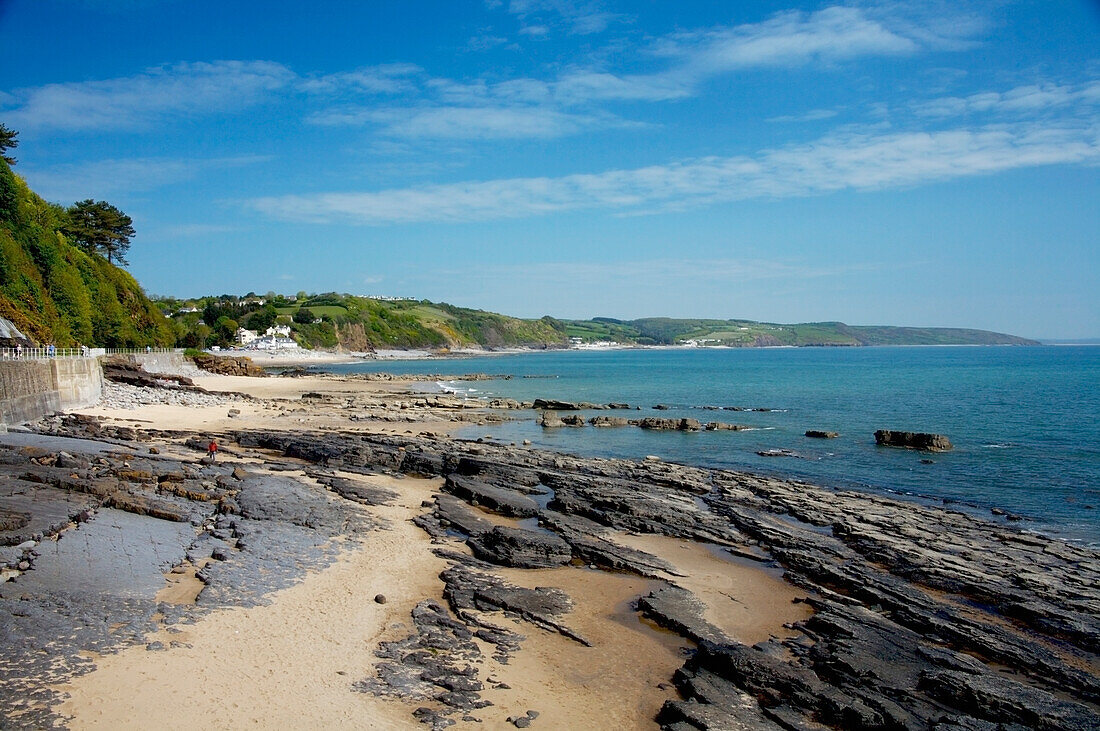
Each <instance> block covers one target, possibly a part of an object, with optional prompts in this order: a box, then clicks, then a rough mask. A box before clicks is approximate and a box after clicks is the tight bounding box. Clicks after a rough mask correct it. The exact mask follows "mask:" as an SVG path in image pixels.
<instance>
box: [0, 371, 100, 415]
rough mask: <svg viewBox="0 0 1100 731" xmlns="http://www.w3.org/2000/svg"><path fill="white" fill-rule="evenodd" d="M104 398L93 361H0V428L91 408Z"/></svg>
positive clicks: (98, 373)
mask: <svg viewBox="0 0 1100 731" xmlns="http://www.w3.org/2000/svg"><path fill="white" fill-rule="evenodd" d="M102 394H103V369H102V368H101V367H100V365H99V360H97V359H96V358H57V359H56V360H10V361H0V424H2V425H8V424H21V423H23V422H25V421H33V420H34V419H39V418H41V417H43V416H46V415H47V414H52V413H54V412H55V411H64V410H65V409H77V408H80V407H82V406H91V405H92V404H94V403H96V402H97V401H99V397H100V396H101V395H102Z"/></svg>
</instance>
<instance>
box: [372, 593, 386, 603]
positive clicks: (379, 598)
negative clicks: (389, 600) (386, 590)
mask: <svg viewBox="0 0 1100 731" xmlns="http://www.w3.org/2000/svg"><path fill="white" fill-rule="evenodd" d="M374 603H375V604H385V603H386V595H385V594H375V595H374Z"/></svg>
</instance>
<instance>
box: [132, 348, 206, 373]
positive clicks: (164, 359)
mask: <svg viewBox="0 0 1100 731" xmlns="http://www.w3.org/2000/svg"><path fill="white" fill-rule="evenodd" d="M126 357H127V358H129V359H130V360H132V361H134V362H135V363H137V364H138V365H139V366H141V367H142V369H143V370H146V371H149V372H150V373H175V374H178V375H191V374H192V373H193V372H194V371H195V364H194V363H192V362H191V361H190V360H188V359H187V358H186V357H184V355H183V353H134V354H132V355H127V356H126Z"/></svg>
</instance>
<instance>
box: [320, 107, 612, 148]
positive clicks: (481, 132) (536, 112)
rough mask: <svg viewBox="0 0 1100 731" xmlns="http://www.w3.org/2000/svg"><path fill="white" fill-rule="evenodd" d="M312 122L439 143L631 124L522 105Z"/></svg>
mask: <svg viewBox="0 0 1100 731" xmlns="http://www.w3.org/2000/svg"><path fill="white" fill-rule="evenodd" d="M309 121H310V122H312V123H314V124H320V125H342V124H353V123H357V122H371V123H375V124H379V125H381V130H380V131H381V132H382V133H383V134H386V135H389V136H391V137H399V138H415V139H436V140H459V139H461V140H471V139H547V138H553V137H561V136H563V135H568V134H574V133H577V132H580V131H582V130H586V129H593V128H597V127H598V128H608V127H612V126H625V123H624V122H622V121H621V120H617V119H615V118H612V117H609V116H608V115H586V114H573V113H569V112H562V111H557V110H554V109H546V108H541V107H522V106H510V107H509V106H484V107H446V106H440V107H428V108H422V109H416V108H412V109H401V108H380V109H378V108H374V109H372V108H358V109H349V110H329V111H327V112H322V113H319V114H316V115H313V116H312V117H310V119H309Z"/></svg>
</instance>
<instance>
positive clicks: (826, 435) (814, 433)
mask: <svg viewBox="0 0 1100 731" xmlns="http://www.w3.org/2000/svg"><path fill="white" fill-rule="evenodd" d="M806 436H808V437H810V438H812V439H836V438H837V437H839V436H840V432H836V431H821V430H820V429H809V430H807V431H806Z"/></svg>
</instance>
